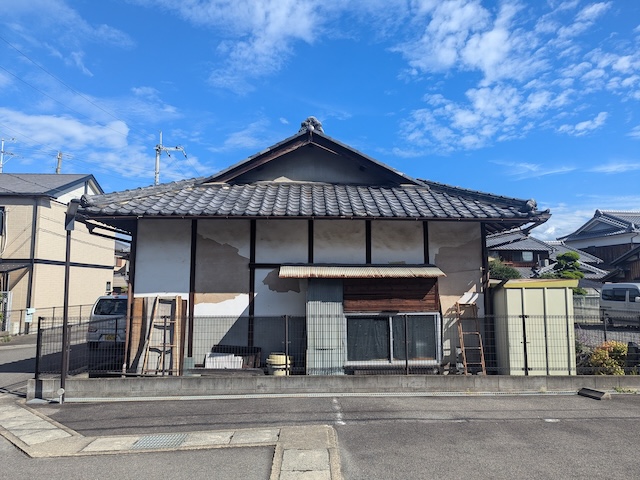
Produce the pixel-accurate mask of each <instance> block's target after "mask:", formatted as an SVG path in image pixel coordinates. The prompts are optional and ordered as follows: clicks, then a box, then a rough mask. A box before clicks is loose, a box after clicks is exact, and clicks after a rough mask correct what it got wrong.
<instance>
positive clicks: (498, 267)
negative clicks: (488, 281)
mask: <svg viewBox="0 0 640 480" xmlns="http://www.w3.org/2000/svg"><path fill="white" fill-rule="evenodd" d="M489 277H490V278H495V279H497V280H511V279H512V278H522V275H520V272H518V270H516V269H515V268H513V267H510V266H509V265H505V264H504V263H502V262H501V261H500V260H493V261H491V262H489Z"/></svg>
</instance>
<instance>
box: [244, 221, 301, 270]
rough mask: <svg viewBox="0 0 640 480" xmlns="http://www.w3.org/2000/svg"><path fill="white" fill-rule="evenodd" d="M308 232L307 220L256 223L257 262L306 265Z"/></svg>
mask: <svg viewBox="0 0 640 480" xmlns="http://www.w3.org/2000/svg"><path fill="white" fill-rule="evenodd" d="M308 231H309V229H308V223H307V221H306V220H258V221H256V262H257V263H306V262H307V260H308V256H309V249H308V243H309V240H308V238H309V235H308Z"/></svg>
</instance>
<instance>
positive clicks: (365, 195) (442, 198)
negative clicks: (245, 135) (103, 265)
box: [79, 130, 550, 233]
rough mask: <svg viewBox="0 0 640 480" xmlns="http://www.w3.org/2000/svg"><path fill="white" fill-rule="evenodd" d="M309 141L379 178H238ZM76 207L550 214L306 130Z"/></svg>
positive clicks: (142, 212)
mask: <svg viewBox="0 0 640 480" xmlns="http://www.w3.org/2000/svg"><path fill="white" fill-rule="evenodd" d="M309 147H313V148H316V149H318V150H317V151H318V152H330V153H331V154H333V155H336V156H337V157H339V158H342V159H344V161H345V162H352V163H351V164H354V165H358V167H359V168H361V169H363V170H367V171H370V172H374V174H375V177H376V178H378V179H380V180H381V182H380V183H379V184H376V185H368V184H367V185H362V184H344V182H343V183H340V182H336V183H333V182H321V181H315V182H310V181H304V178H302V179H301V180H302V181H280V180H281V179H278V180H272V179H269V180H260V181H251V182H248V183H247V182H244V183H243V181H242V179H243V178H248V177H246V176H245V174H247V173H249V172H253V173H255V172H260V171H261V169H262V168H263V167H264V166H265V165H266V164H268V163H269V162H273V161H275V160H277V159H279V158H282V157H283V156H285V155H288V154H289V153H292V152H294V151H296V150H300V149H302V148H304V149H305V150H304V151H305V152H307V151H309V150H307V149H308V148H309ZM300 151H301V150H300ZM251 178H260V177H259V176H257V177H256V176H254V177H251ZM369 178H371V177H369ZM79 213H80V214H81V215H85V216H88V217H93V218H94V219H101V221H102V222H105V223H110V224H112V225H115V224H116V223H118V222H121V221H122V220H126V219H135V218H138V217H182V218H187V217H208V218H229V217H236V218H238V217H243V218H336V219H337V218H350V219H353V218H360V219H374V218H376V219H392V218H393V219H416V220H418V219H442V220H475V221H484V222H485V225H486V226H487V231H488V233H492V232H500V231H504V230H508V229H513V228H515V227H518V226H523V225H530V224H540V223H544V222H545V221H546V220H547V219H548V218H549V217H550V213H549V211H548V210H545V211H540V210H538V209H537V206H536V204H535V202H534V201H533V200H521V199H515V198H508V197H502V196H499V195H492V194H488V193H482V192H478V191H474V190H467V189H463V188H458V187H453V186H450V185H444V184H440V183H436V182H431V181H427V180H418V179H414V178H411V177H408V176H406V175H404V174H402V173H399V172H397V171H396V170H394V169H392V168H390V167H388V166H386V165H384V164H382V163H380V162H378V161H376V160H374V159H371V158H369V157H367V156H366V155H364V154H362V153H360V152H358V151H356V150H354V149H352V148H350V147H348V146H346V145H344V144H341V143H340V142H338V141H336V140H333V139H332V138H330V137H328V136H326V135H324V134H323V133H320V132H318V131H315V132H313V131H307V130H304V131H303V130H301V131H300V132H298V134H296V135H294V136H292V137H289V138H288V139H285V140H284V141H282V142H280V143H277V144H276V145H273V146H272V147H269V148H267V149H265V150H263V151H262V152H260V153H258V154H256V155H253V156H251V157H249V158H247V159H245V160H243V161H241V162H239V163H237V164H235V165H233V166H231V167H229V168H227V169H225V170H223V171H222V172H219V173H218V174H216V175H213V176H210V177H206V178H205V177H203V178H196V179H190V180H182V181H179V182H173V183H168V184H164V185H158V186H151V187H145V188H138V189H135V190H126V191H122V192H115V193H111V194H107V195H94V196H84V197H83V198H82V202H81V208H80V210H79Z"/></svg>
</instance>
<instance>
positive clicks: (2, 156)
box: [0, 138, 16, 173]
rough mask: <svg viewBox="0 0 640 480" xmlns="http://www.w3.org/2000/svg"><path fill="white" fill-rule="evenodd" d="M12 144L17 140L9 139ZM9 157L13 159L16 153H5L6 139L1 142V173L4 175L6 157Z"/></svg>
mask: <svg viewBox="0 0 640 480" xmlns="http://www.w3.org/2000/svg"><path fill="white" fill-rule="evenodd" d="M9 141H10V142H15V141H16V139H15V138H11V139H9ZM5 154H6V155H9V156H11V157H13V156H15V153H12V152H5V151H4V138H3V139H2V140H1V141H0V173H2V167H3V166H4V156H5Z"/></svg>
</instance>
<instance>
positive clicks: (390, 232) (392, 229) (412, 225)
mask: <svg viewBox="0 0 640 480" xmlns="http://www.w3.org/2000/svg"><path fill="white" fill-rule="evenodd" d="M371 262H372V263H394V264H420V263H423V262H424V233H423V225H422V222H415V221H413V222H403V221H384V220H381V221H375V222H371Z"/></svg>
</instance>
